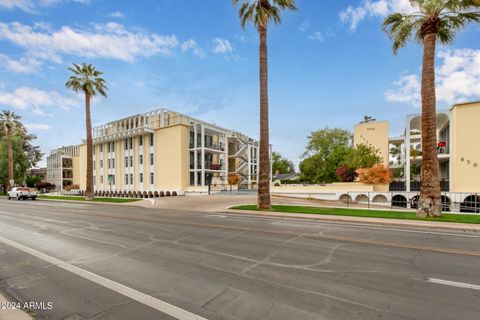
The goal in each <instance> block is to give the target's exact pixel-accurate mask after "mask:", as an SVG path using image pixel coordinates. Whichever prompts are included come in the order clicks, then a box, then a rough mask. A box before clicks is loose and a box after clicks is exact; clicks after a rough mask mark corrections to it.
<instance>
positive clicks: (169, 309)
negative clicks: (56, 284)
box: [0, 236, 207, 320]
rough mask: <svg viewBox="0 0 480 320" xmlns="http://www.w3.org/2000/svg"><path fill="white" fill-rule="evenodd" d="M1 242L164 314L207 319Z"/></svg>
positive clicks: (182, 319)
mask: <svg viewBox="0 0 480 320" xmlns="http://www.w3.org/2000/svg"><path fill="white" fill-rule="evenodd" d="M0 242H3V243H5V244H6V245H9V246H11V247H13V248H15V249H18V250H20V251H23V252H25V253H28V254H30V255H32V256H34V257H37V258H39V259H41V260H43V261H46V262H48V263H51V264H53V265H55V266H57V267H59V268H61V269H63V270H66V271H68V272H71V273H73V274H75V275H77V276H79V277H82V278H84V279H87V280H90V281H91V282H93V283H95V284H98V285H100V286H103V287H105V288H108V289H110V290H112V291H114V292H117V293H119V294H121V295H124V296H126V297H128V298H130V299H132V300H135V301H138V302H140V303H141V304H144V305H146V306H147V307H150V308H153V309H156V310H158V311H160V312H162V313H164V314H167V315H169V316H171V317H174V318H176V319H178V320H207V319H206V318H203V317H201V316H198V315H196V314H194V313H191V312H189V311H187V310H184V309H181V308H179V307H176V306H174V305H172V304H169V303H167V302H165V301H162V300H160V299H157V298H155V297H152V296H149V295H147V294H145V293H143V292H140V291H137V290H135V289H132V288H130V287H127V286H125V285H123V284H121V283H118V282H115V281H113V280H110V279H107V278H104V277H102V276H100V275H98V274H95V273H93V272H90V271H87V270H85V269H82V268H79V267H77V266H74V265H72V264H70V263H68V262H65V261H62V260H60V259H57V258H54V257H52V256H49V255H47V254H45V253H42V252H40V251H37V250H35V249H32V248H30V247H27V246H25V245H23V244H20V243H17V242H15V241H12V240H10V239H7V238H4V237H2V236H0Z"/></svg>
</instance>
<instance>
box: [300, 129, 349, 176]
mask: <svg viewBox="0 0 480 320" xmlns="http://www.w3.org/2000/svg"><path fill="white" fill-rule="evenodd" d="M306 149H307V150H306V151H305V153H304V154H303V157H304V158H305V159H304V160H303V161H302V162H301V163H300V172H301V173H302V177H301V180H304V181H308V182H310V183H322V182H325V183H329V182H335V181H337V180H338V179H337V174H336V170H337V168H338V167H340V166H341V165H342V164H343V163H344V162H345V160H346V159H347V157H348V155H349V153H350V152H351V149H352V134H351V133H350V132H348V131H347V130H343V129H338V128H334V129H329V128H325V129H321V130H318V131H315V132H312V133H311V134H310V136H309V137H308V143H307V147H306Z"/></svg>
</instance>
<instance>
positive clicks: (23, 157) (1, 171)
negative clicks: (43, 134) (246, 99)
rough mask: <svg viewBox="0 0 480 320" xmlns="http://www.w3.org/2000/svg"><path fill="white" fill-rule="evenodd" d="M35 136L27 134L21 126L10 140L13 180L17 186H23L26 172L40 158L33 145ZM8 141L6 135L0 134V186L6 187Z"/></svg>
mask: <svg viewBox="0 0 480 320" xmlns="http://www.w3.org/2000/svg"><path fill="white" fill-rule="evenodd" d="M35 139H36V136H35V135H32V134H28V133H27V132H26V129H25V128H24V127H23V126H21V127H18V130H17V131H16V132H15V133H14V135H13V136H12V140H11V145H12V159H13V164H14V166H13V168H14V170H13V172H14V175H13V180H15V183H17V184H23V181H24V178H25V173H26V171H27V170H28V169H29V168H31V167H34V166H35V165H36V164H37V163H38V162H39V161H40V160H41V158H42V153H41V152H40V148H39V147H38V146H34V145H33V141H34V140H35ZM8 144H9V143H8V141H7V135H6V134H0V184H1V185H4V186H6V185H7V184H8V182H9V180H10V177H9V173H8V171H9V161H8V149H9V147H8Z"/></svg>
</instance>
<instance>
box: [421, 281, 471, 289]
mask: <svg viewBox="0 0 480 320" xmlns="http://www.w3.org/2000/svg"><path fill="white" fill-rule="evenodd" d="M428 282H431V283H438V284H443V285H446V286H453V287H458V288H465V289H473V290H480V285H476V284H470V283H463V282H456V281H449V280H442V279H436V278H428Z"/></svg>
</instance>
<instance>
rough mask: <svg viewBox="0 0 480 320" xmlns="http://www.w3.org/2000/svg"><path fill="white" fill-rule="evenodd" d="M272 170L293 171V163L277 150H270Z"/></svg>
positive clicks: (281, 172)
mask: <svg viewBox="0 0 480 320" xmlns="http://www.w3.org/2000/svg"><path fill="white" fill-rule="evenodd" d="M272 171H273V173H274V174H277V173H280V174H283V173H293V172H295V165H294V164H293V162H292V161H290V160H288V159H286V158H283V157H282V155H281V154H280V153H278V152H275V151H274V152H272Z"/></svg>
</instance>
